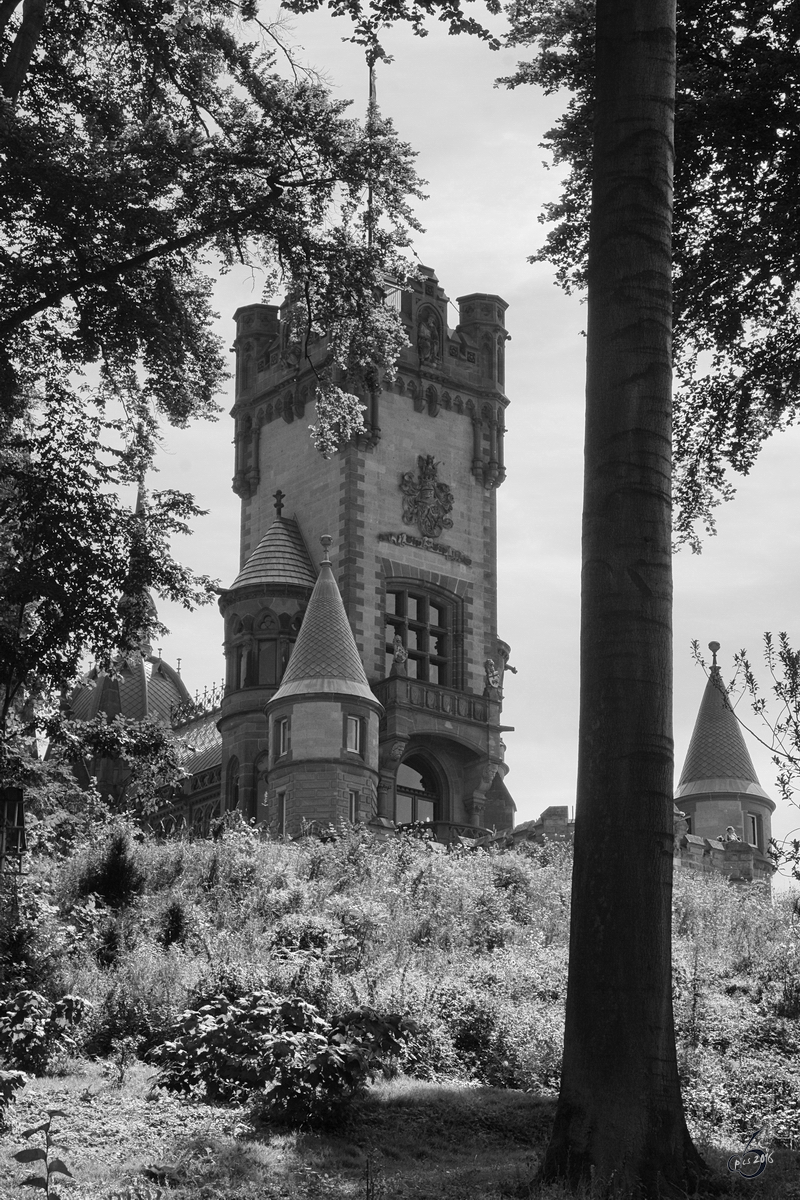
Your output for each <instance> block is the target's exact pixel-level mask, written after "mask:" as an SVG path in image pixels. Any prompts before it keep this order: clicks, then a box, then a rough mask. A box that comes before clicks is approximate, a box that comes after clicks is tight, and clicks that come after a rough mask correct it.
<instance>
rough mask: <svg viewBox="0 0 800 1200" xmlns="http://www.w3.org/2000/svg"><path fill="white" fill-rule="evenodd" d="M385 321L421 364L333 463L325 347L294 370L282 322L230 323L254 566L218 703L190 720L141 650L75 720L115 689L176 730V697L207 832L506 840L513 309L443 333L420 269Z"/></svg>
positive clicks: (238, 591) (475, 312)
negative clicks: (242, 824) (507, 458)
mask: <svg viewBox="0 0 800 1200" xmlns="http://www.w3.org/2000/svg"><path fill="white" fill-rule="evenodd" d="M387 303H390V304H392V305H393V306H394V307H395V308H396V310H397V311H398V312H399V314H400V317H401V319H402V321H403V324H404V326H405V330H406V333H407V335H408V339H409V346H408V348H407V349H406V350H404V351H403V352H402V354H401V357H400V361H399V363H398V369H397V375H396V378H395V379H394V381H393V382H389V381H388V380H387V381H386V382H385V383H384V386H383V389H382V390H381V391H380V392H376V393H373V394H371V395H369V396H367V397H365V398H364V399H365V402H366V405H367V412H366V417H365V422H366V431H365V433H364V434H363V435H362V436H361V437H359V439H358V440H357V442H354V443H351V444H349V445H347V446H346V447H345V448H344V449H343V450H341V451H340V452H339V453H338V454H336V455H335V456H333V457H332V458H330V459H329V460H325V459H323V458H322V457H321V455H320V454H319V452H318V451H317V450H316V449H315V448H314V445H313V443H312V441H311V438H310V436H309V431H308V426H309V423H310V420H311V419H313V397H314V393H315V388H316V372H317V370H319V368H320V367H321V365H322V363H323V361H324V358H325V354H326V348H325V344H324V341H323V340H322V339H318V340H317V341H316V342H315V343H313V344H312V347H311V350H310V356H311V357H310V361H309V360H306V359H302V358H301V355H300V353H299V347H297V346H296V345H294V344H292V342H291V339H290V335H289V326H290V323H289V321H288V319H287V318H288V307H287V305H286V304H285V305H283V306H280V307H279V306H274V305H265V304H253V305H248V306H247V307H244V308H240V309H239V310H238V311H237V312H236V313H235V316H234V319H235V322H236V340H235V349H236V392H235V402H234V406H233V410H232V416H233V418H234V421H235V435H234V447H235V451H234V474H233V488H234V491H235V492H236V493H237V494H238V495H239V496H240V498H241V526H240V546H241V557H240V568H241V569H240V571H239V573H238V575H237V577H236V578H235V579H234V580H233V582H232V583H231V585H230V587H229V588H227V589H226V590H225V591H224V592H222V594H221V595H220V598H219V605H220V610H221V613H222V617H223V620H224V629H225V642H224V644H225V684H224V688H223V689H222V694H221V695H219V694H216V693H215V694H213V696H212V697H211V699H210V702H208V701H207V702H206V703H201V704H197V703H196V702H192V701H191V700H190V698H189V696H188V693H186V689H185V688H184V687H183V684H182V681H181V680H180V678H179V676H178V675H177V674H176V672H174V671H173V670H172V668H171V667H169V666H168V665H167V664H166V663H163V662H162V661H161V660H160V659H155V658H154V657H153V656H152V654H151V653H150V650H149V647H144V648H143V654H144V657H143V659H142V662H141V663H138V661H137V662H133V663H132V664H131V666H130V667H128V666H126V668H125V670H126V671H131V672H132V674H133V675H135V676H136V679H135V681H133V680H132V681H131V682H130V684H128V681H127V680H126V679H123V680H122V683H121V685H120V684H119V683H118V684H116V685H115V684H114V683H109V684H108V685H106V684H103V685H102V687H100V686H96V687H95V693H96V694H94V695H93V696H92V698H91V700H90V701H89V700H88V698H87V697H86V696H85V695H83V696H80V695H78V696H76V703H74V704H73V711H74V712H75V715H83V714H84V710H85V711H86V713H87V714H89V710H90V709H91V710H92V713H93V712H95V711H98V707H100V708H106V706H105V705H104V703H103V700H102V696H101V695H100V694H99V693H101V692H103V693H105V692H106V691H108V689H109V688H110V689H111V691H114V688H115V687H116V689H117V692H119V689H120V686H121V689H122V692H127V693H128V695H127V703H126V702H125V697H124V696H122V695H119V696H117V695H115V696H114V698H113V704H112V709H113V711H122V712H126V713H128V715H144V714H145V713H146V712H150V711H152V712H158V713H161V714H162V715H163V713H164V710H165V708H166V707H167V703H166V702H167V699H169V707H168V712H169V714H170V716H171V720H172V723H173V726H174V727H175V728H176V730H177V732H179V733H180V734H181V735H182V736H184V737H186V738H187V740H188V742H189V743H190V745H191V746H192V747H193V753H192V756H191V757H190V759H189V761H188V762H187V769H188V771H189V772H190V778H189V780H188V782H187V786H186V791H187V796H186V801H187V806H188V811H189V820H190V821H191V822H192V823H193V824H195V825H196V826H198V827H200V828H202V827H204V826H207V823H208V819H209V817H210V816H211V814H212V813H220V812H223V811H226V810H230V809H234V808H236V809H238V810H239V811H240V812H241V813H242V814H243V815H244V816H245V817H246V818H247V819H254V820H256V821H257V822H259V823H262V824H265V825H267V826H268V827H269V828H270V829H271V830H272V831H273V832H274V833H275V834H276V835H281V836H295V835H297V834H299V833H301V832H302V831H303V830H307V829H309V828H320V827H326V826H328V825H330V824H336V823H338V822H340V821H343V820H344V821H347V820H351V821H359V822H364V823H366V824H368V825H371V826H373V827H374V828H380V829H392V828H394V827H395V826H396V825H403V824H408V823H410V822H416V821H424V822H428V823H430V824H432V826H433V827H434V829H435V830H436V832H437V835H438V836H443V837H446V836H447V835H448V831H452V830H454V829H457V830H460V831H462V832H467V831H475V832H478V831H479V832H484V831H486V830H487V829H493V828H496V829H507V828H510V827H511V826H513V823H514V811H515V807H514V803H513V800H512V799H511V796H510V794H509V792H508V790H507V788H506V786H505V782H504V780H505V775H506V771H507V768H506V766H505V763H504V745H503V741H502V735H503V733H504V732H505V727H504V726H503V725H502V724H501V708H502V692H503V674H504V672H505V670H506V667H507V664H508V657H509V647H508V645H507V644H506V643H505V642H503V641H502V640H501V639H500V638H499V637H498V631H497V573H496V505H497V489H498V487H499V486H500V484H501V483H502V482H503V479H504V478H505V469H504V465H503V438H504V434H505V411H506V408H507V406H508V400H507V399H506V397H505V394H504V390H503V389H504V356H505V343H506V340H507V337H508V334H507V333H506V329H505V311H506V307H507V306H506V304H505V302H504V301H503V300H502V299H501V298H500V297H499V296H494V295H487V294H483V293H475V294H472V295H468V296H463V297H461V298H460V299H459V300H458V306H459V307H458V322H457V324H456V327H455V329H450V328H448V323H447V316H448V305H449V303H450V302H449V301H448V298H447V297H446V296H445V294H444V292H443V290H442V288H441V287H440V286H439V283H438V281H437V278H436V276H435V274H434V273H433V271H431V270H430V269H428V268H422V269H421V271H420V277H419V279H418V280H416V281H413V282H412V283H411V285H410V286H409V288H408V290H405V291H400V290H399V289H398V290H396V291H395V292H394V293H393V294H390V295H389V296H388V297H387ZM321 543H324V547H325V548H324V552H323V551H322V550H321V549H320V547H321ZM320 560H321V561H320ZM134 657H135V656H134ZM140 676H141V678H140ZM134 683H135V685H134ZM162 693H163V695H162ZM109 694H110V693H109ZM134 701H135V703H133V704H132V702H134ZM148 705H149V707H148ZM108 711H109V712H110V713H111V711H112V710H108Z"/></svg>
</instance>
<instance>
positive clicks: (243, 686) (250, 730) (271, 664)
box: [219, 489, 317, 819]
mask: <svg viewBox="0 0 800 1200" xmlns="http://www.w3.org/2000/svg"><path fill="white" fill-rule="evenodd" d="M273 498H274V501H275V511H276V516H275V519H274V520H273V521H272V523H271V525H270V526H269V527H268V529H267V531H266V533H265V534H264V536H263V538H262V539H261V541H260V542H259V543H258V545H257V546H256V548H255V550H254V551H253V553H252V554H251V555H250V556H249V557H248V558H247V560H246V561H245V562H244V563H243V565H242V569H241V571H240V572H239V574H238V575H237V576H236V579H235V580H234V581H233V583H232V584H231V586H230V588H228V590H227V591H225V592H223V593H222V595H221V596H220V599H219V607H220V611H221V612H222V615H223V617H224V619H225V661H226V673H225V696H224V699H223V701H222V710H221V713H220V719H219V730H220V733H221V734H222V790H223V801H224V807H225V808H226V809H233V808H238V809H239V810H240V812H242V814H243V815H244V816H245V817H246V818H247V819H250V818H256V819H262V815H263V814H262V812H261V809H262V808H263V802H264V794H265V789H266V775H267V769H268V756H267V752H266V726H265V723H264V705H265V704H266V703H267V701H268V700H269V699H270V697H271V696H273V695H274V694H275V692H276V690H277V688H278V687H279V685H280V682H281V680H282V678H283V673H284V671H285V669H286V664H287V663H288V661H289V655H290V654H291V652H292V647H293V645H294V643H295V639H296V638H297V635H298V631H299V629H300V624H301V622H302V620H303V613H304V612H305V608H306V605H307V604H308V601H309V597H310V596H311V592H312V590H313V588H314V584H315V583H316V578H317V576H316V571H315V570H314V567H313V565H312V562H311V559H310V557H309V553H308V550H307V549H306V544H305V542H304V540H303V535H302V533H301V531H300V527H299V525H298V524H297V521H296V520H294V519H293V518H291V517H284V516H283V515H282V513H283V501H284V494H283V492H281V491H280V489H278V491H276V492H275V493H274V497H273Z"/></svg>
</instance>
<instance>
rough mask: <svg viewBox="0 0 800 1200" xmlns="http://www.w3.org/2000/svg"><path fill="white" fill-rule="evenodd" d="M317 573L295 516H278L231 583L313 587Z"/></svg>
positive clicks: (232, 585) (236, 585) (233, 586)
mask: <svg viewBox="0 0 800 1200" xmlns="http://www.w3.org/2000/svg"><path fill="white" fill-rule="evenodd" d="M316 582H317V573H316V571H315V570H314V567H313V565H312V563H311V559H310V558H309V556H308V550H307V549H306V544H305V542H304V541H303V535H302V533H301V532H300V527H299V525H298V524H297V522H296V521H295V520H293V519H292V518H291V517H277V518H276V519H275V520H274V521H273V522H272V524H271V525H270V527H269V529H268V530H267V532H266V533H265V534H264V536H263V538H262V539H261V541H260V542H259V543H258V545H257V546H256V548H255V550H254V551H253V553H252V554H251V555H250V557H249V558H248V560H247V562H246V563H245V564H244V566H243V567H242V569H241V571H240V572H239V574H238V575H237V576H236V578H235V579H234V581H233V583H232V584H231V586H230V590H231V591H233V590H234V588H241V587H249V586H251V585H252V584H267V585H269V584H287V583H288V584H293V585H295V586H298V587H308V588H313V586H314V584H315V583H316Z"/></svg>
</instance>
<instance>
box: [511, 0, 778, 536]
mask: <svg viewBox="0 0 800 1200" xmlns="http://www.w3.org/2000/svg"><path fill="white" fill-rule="evenodd" d="M507 11H508V14H509V17H510V21H511V32H510V35H509V37H508V39H507V41H508V44H509V45H512V46H532V47H534V50H535V56H534V58H533V59H532V60H531V61H529V62H524V63H520V64H519V65H518V67H517V70H516V71H515V73H514V74H513V75H511V76H509V77H507V78H505V79H503V80H502V81H501V82H503V83H505V84H506V85H507V86H509V87H516V86H518V85H520V84H523V83H534V84H537V85H539V86H541V87H543V88H544V90H545V91H546V92H548V93H552V92H555V91H556V90H558V89H560V88H566V89H568V90H569V91H570V92H571V93H572V96H571V99H570V101H569V103H568V105H567V108H566V111H565V113H564V115H563V116H562V117H561V118H560V119H559V121H558V122H557V123H556V125H555V126H554V128H553V129H551V130H550V131H549V133H548V134H547V135H546V138H545V142H544V145H545V147H546V148H548V149H549V150H550V152H551V153H552V156H553V160H554V162H556V163H565V164H567V165H568V167H569V174H568V175H567V178H566V180H565V183H564V187H563V191H562V195H561V197H560V199H559V200H558V201H557V202H555V203H553V204H550V205H547V206H546V208H545V212H544V214H543V218H542V219H543V220H545V221H549V222H554V223H555V224H554V228H553V229H551V231H550V232H549V234H548V236H547V239H546V241H545V243H544V246H543V248H542V249H541V250H540V251H539V252H538V253H537V254H536V255H534V256H533V260H534V261H550V262H552V263H554V264H555V266H556V268H557V276H558V279H559V282H560V283H561V284H562V286H563V287H564V288H565V289H566V290H567V291H571V290H575V289H582V288H583V287H584V286H585V282H586V255H587V245H588V227H589V226H588V222H589V201H590V196H591V150H592V122H593V87H594V82H593V81H594V4H593V3H592V2H591V0H516V2H514V3H512V4H511V5H509V7H508V9H507ZM677 34H678V79H677V99H676V112H675V126H676V155H677V158H676V163H675V193H674V206H675V207H674V251H673V253H674V324H675V346H674V354H675V367H676V374H677V378H678V384H679V386H678V388H677V394H676V397H675V449H674V453H675V469H676V478H675V488H674V493H675V500H676V513H675V532H676V537H677V540H678V542H686V541H688V542H689V543H690V544H691V545H692V546H693V548H694V549H699V535H698V533H697V524H698V522H700V523H701V525H704V526H705V529H706V531H707V532H713V528H714V520H713V510H714V508H715V507H716V505H718V504H719V502H720V499H721V498H722V499H727V498H729V497H730V496H731V495H732V494H733V488H732V487H731V484H730V481H729V477H728V473H727V468H728V467H730V468H732V469H733V470H734V471H738V472H740V473H742V474H747V472H748V471H749V469H750V468H751V466H752V465H753V463H754V461H755V459H756V457H757V455H758V452H759V450H760V448H761V446H762V445H763V443H764V441H765V440H766V439H767V438H768V437H769V436H770V434H772V433H773V432H774V431H775V430H779V429H782V428H784V427H785V426H786V425H788V424H790V423H792V422H793V421H795V420H797V417H798V414H799V413H800V302H799V296H798V288H799V286H800V255H799V254H798V245H800V239H799V238H798V233H800V229H799V227H798V222H799V221H800V215H799V214H800V182H798V181H800V49H799V48H798V38H800V4H798V3H797V2H796V0H779V2H778V3H774V2H772V0H738V2H736V3H733V4H731V3H728V2H725V0H704V2H703V3H700V0H678V27H677Z"/></svg>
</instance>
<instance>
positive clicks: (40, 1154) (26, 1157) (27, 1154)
mask: <svg viewBox="0 0 800 1200" xmlns="http://www.w3.org/2000/svg"><path fill="white" fill-rule="evenodd" d="M12 1158H15V1159H16V1160H17V1162H21V1163H27V1162H36V1160H37V1159H39V1158H43V1159H44V1160H45V1162H46V1161H47V1151H46V1150H42V1149H41V1147H39V1146H31V1147H29V1149H27V1150H18V1151H17V1153H16V1154H14V1155H12Z"/></svg>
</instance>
